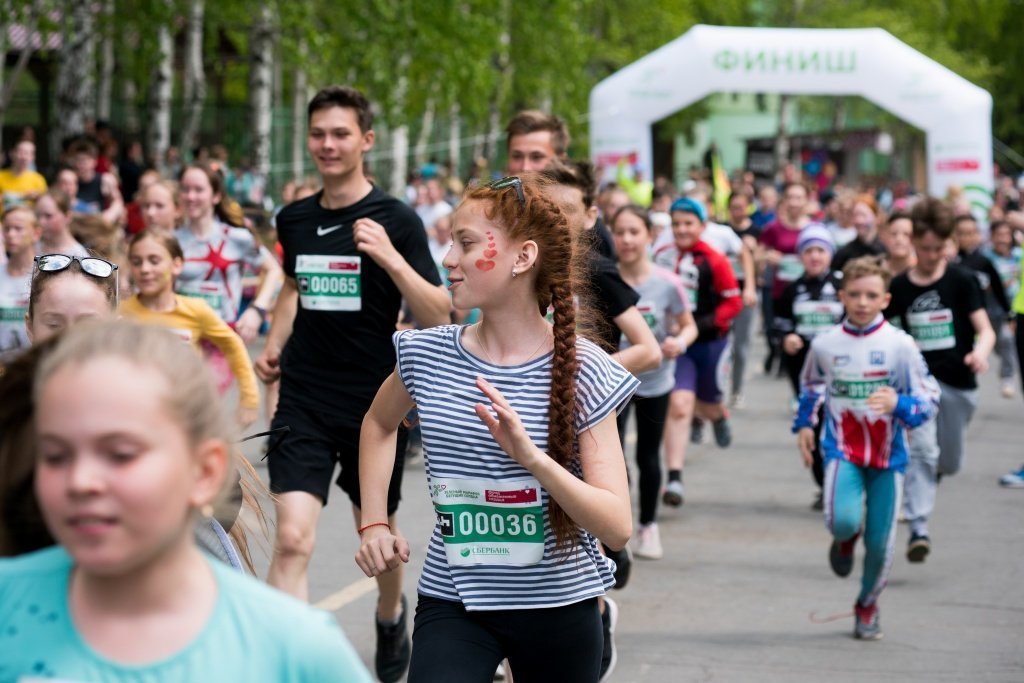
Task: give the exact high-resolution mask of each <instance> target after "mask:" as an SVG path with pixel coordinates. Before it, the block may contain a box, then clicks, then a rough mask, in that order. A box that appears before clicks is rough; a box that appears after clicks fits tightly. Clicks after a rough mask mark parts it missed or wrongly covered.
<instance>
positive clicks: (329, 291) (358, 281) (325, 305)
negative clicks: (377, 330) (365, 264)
mask: <svg viewBox="0 0 1024 683" xmlns="http://www.w3.org/2000/svg"><path fill="white" fill-rule="evenodd" d="M362 272H363V271H362V258H361V257H359V256H310V255H300V256H299V257H297V258H296V260H295V281H296V283H298V287H299V300H300V301H301V302H302V307H303V308H305V309H307V310H312V311H361V310H363V286H362Z"/></svg>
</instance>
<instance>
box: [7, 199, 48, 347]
mask: <svg viewBox="0 0 1024 683" xmlns="http://www.w3.org/2000/svg"><path fill="white" fill-rule="evenodd" d="M0 223H2V224H3V242H4V250H5V251H6V252H7V263H6V264H5V265H2V266H0V365H3V362H4V359H5V358H7V357H8V356H10V355H12V354H14V353H17V352H18V351H19V350H20V349H23V348H25V347H27V346H29V345H30V344H31V342H30V341H29V337H28V332H27V330H26V329H25V314H26V313H28V294H29V287H30V285H31V282H32V266H33V264H34V262H33V259H34V258H35V255H36V242H37V241H38V240H39V224H38V223H37V222H36V216H35V214H34V213H32V209H30V208H28V207H27V206H15V207H14V208H12V209H7V210H6V211H4V213H3V217H2V218H0Z"/></svg>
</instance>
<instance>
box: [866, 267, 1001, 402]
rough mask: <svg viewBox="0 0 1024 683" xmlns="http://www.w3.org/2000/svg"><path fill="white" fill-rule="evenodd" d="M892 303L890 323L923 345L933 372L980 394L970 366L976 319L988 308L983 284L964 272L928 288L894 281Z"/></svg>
mask: <svg viewBox="0 0 1024 683" xmlns="http://www.w3.org/2000/svg"><path fill="white" fill-rule="evenodd" d="M889 291H890V292H891V293H892V302H891V303H890V304H889V308H888V310H887V311H886V312H885V317H886V318H888V319H889V320H891V321H893V323H894V324H899V325H901V326H902V327H903V329H905V330H906V331H907V332H909V333H910V335H911V336H912V337H914V340H915V341H917V346H918V348H920V349H921V353H922V355H923V356H924V359H925V360H926V361H927V362H928V369H929V370H931V372H932V374H933V375H935V377H936V378H937V379H939V380H941V381H942V382H945V383H946V384H948V385H950V386H951V387H955V388H957V389H974V388H976V387H977V386H978V381H977V378H976V377H975V376H974V373H973V372H971V369H970V368H969V367H967V366H966V365H964V357H965V356H966V355H967V354H968V353H970V352H971V350H972V349H973V348H974V325H972V324H971V318H970V316H971V314H972V313H974V312H975V311H977V310H979V309H983V308H984V307H985V300H984V298H983V297H982V295H981V288H980V287H979V286H978V281H977V280H976V279H975V278H974V276H973V275H972V274H971V273H970V271H968V270H965V269H964V268H961V267H959V266H955V265H949V266H947V268H946V273H945V275H943V276H942V277H941V278H939V279H938V280H937V281H936V282H934V283H932V284H930V285H928V286H927V287H920V286H918V285H915V284H914V283H913V282H911V281H910V277H909V276H908V275H907V273H903V274H902V275H898V276H897V277H896V278H894V279H893V281H892V285H891V286H890V288H889Z"/></svg>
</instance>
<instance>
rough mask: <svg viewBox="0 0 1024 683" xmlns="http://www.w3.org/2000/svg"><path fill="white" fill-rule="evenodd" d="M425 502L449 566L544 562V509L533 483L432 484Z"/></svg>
mask: <svg viewBox="0 0 1024 683" xmlns="http://www.w3.org/2000/svg"><path fill="white" fill-rule="evenodd" d="M430 498H431V500H432V501H433V503H434V510H435V511H436V513H437V524H438V528H439V529H440V531H441V540H443V541H444V549H445V554H446V556H447V557H448V564H449V565H451V566H453V567H454V566H470V565H478V564H504V565H512V566H527V565H532V564H537V563H539V562H540V561H541V559H542V558H543V557H544V508H543V506H542V505H541V495H540V484H539V483H538V482H537V480H536V479H525V480H520V481H501V482H498V481H481V480H476V479H433V480H432V482H431V485H430Z"/></svg>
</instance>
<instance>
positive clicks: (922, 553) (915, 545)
mask: <svg viewBox="0 0 1024 683" xmlns="http://www.w3.org/2000/svg"><path fill="white" fill-rule="evenodd" d="M931 551H932V542H931V539H929V538H928V537H927V536H925V535H924V534H911V535H910V543H908V544H907V561H908V562H913V563H914V564H920V563H921V562H924V558H926V557H928V553H930V552H931Z"/></svg>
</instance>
